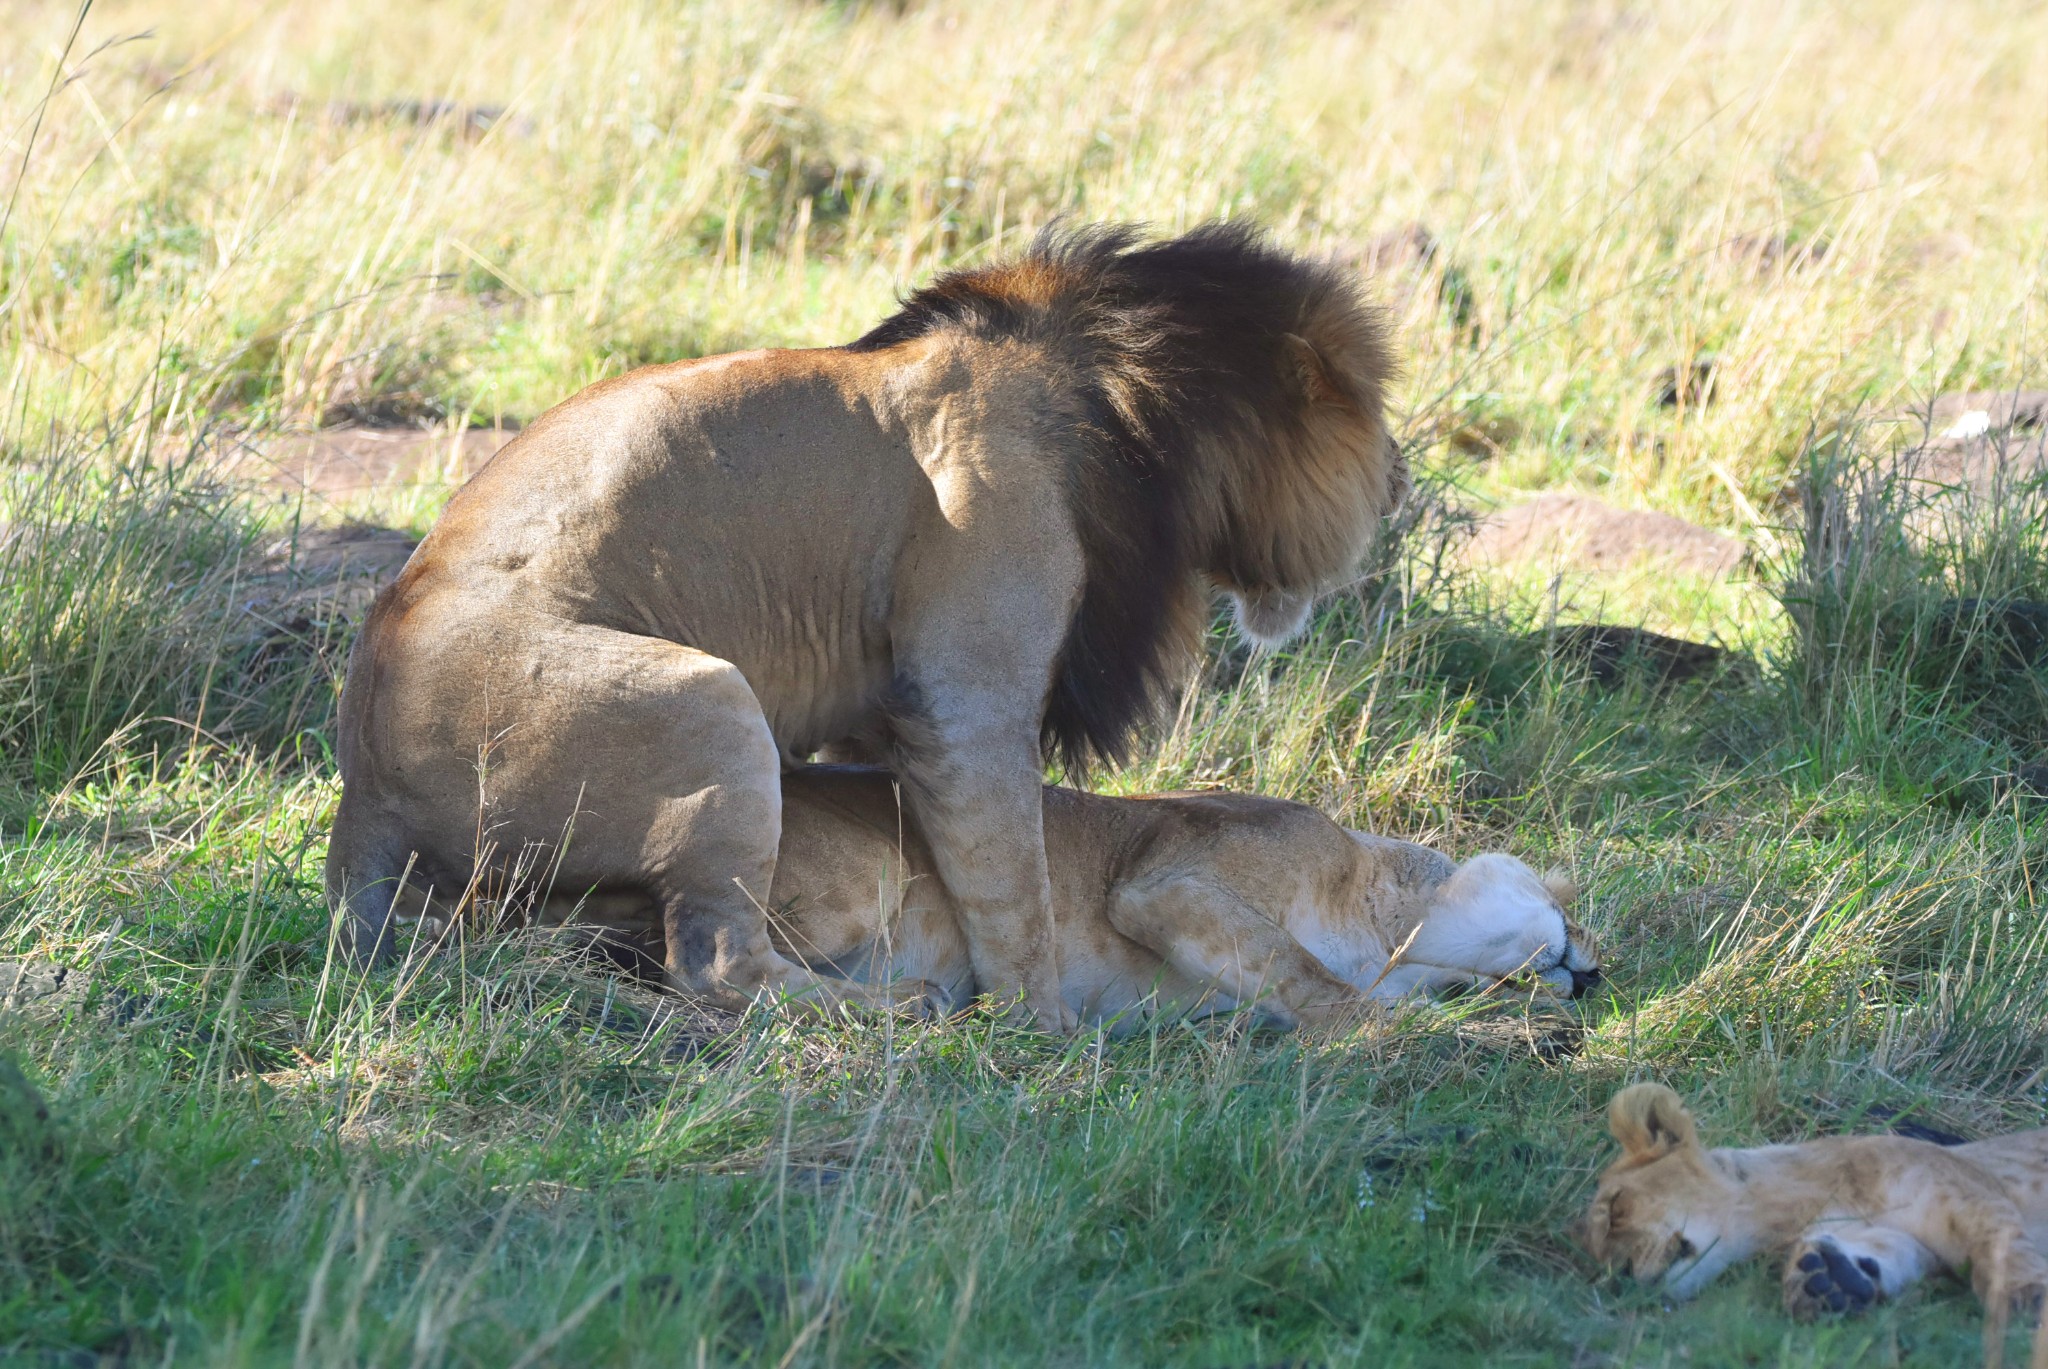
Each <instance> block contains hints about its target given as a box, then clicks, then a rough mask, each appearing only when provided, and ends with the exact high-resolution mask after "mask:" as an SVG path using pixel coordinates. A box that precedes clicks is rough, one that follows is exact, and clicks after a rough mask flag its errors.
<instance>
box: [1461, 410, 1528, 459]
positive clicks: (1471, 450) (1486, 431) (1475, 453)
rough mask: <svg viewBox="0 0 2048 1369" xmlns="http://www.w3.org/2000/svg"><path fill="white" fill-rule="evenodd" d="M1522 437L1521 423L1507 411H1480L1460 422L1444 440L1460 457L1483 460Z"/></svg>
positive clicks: (1496, 454)
mask: <svg viewBox="0 0 2048 1369" xmlns="http://www.w3.org/2000/svg"><path fill="white" fill-rule="evenodd" d="M1521 436H1522V425H1521V424H1520V423H1519V422H1517V421H1516V420H1514V419H1512V418H1509V417H1508V416H1507V415H1506V414H1480V415H1475V416H1473V417H1470V418H1467V419H1466V420H1464V421H1463V422H1461V423H1459V424H1457V425H1456V426H1455V427H1453V428H1452V429H1451V430H1450V432H1449V433H1448V434H1447V435H1446V436H1445V439H1444V440H1445V441H1446V442H1447V443H1448V444H1449V445H1450V448H1451V450H1452V451H1454V452H1456V453H1458V454H1459V455H1460V456H1469V457H1471V458H1473V459H1474V460H1479V461H1483V460H1486V459H1487V458H1489V457H1495V456H1499V455H1500V454H1501V453H1502V452H1503V451H1505V450H1507V449H1508V448H1509V447H1512V446H1513V445H1514V444H1515V443H1516V442H1518V441H1519V440H1521Z"/></svg>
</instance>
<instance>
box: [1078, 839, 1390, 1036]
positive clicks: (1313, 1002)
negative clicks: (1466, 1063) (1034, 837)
mask: <svg viewBox="0 0 2048 1369" xmlns="http://www.w3.org/2000/svg"><path fill="white" fill-rule="evenodd" d="M1109 920H1110V924H1111V925H1112V926H1114V927H1115V928H1116V929H1117V930H1118V931H1119V932H1122V933H1123V934H1124V935H1125V936H1127V937H1129V938H1130V939H1131V940H1133V941H1135V942H1137V943H1138V944H1139V945H1141V946H1145V947H1147V948H1149V949H1150V950H1152V951H1153V952H1155V953H1156V954H1157V955H1158V956H1159V957H1160V958H1161V959H1163V960H1164V961H1166V963H1167V964H1169V965H1171V966H1172V967H1173V968H1174V969H1176V970H1178V971H1179V972H1180V973H1182V974H1184V975H1186V976H1188V977H1189V978H1190V979H1194V980H1197V981H1206V982H1208V983H1211V984H1214V985H1215V986H1216V987H1217V988H1218V989H1220V990H1222V991H1223V992H1224V993H1226V994H1228V995H1230V997H1232V998H1233V999H1235V1000H1237V1001H1238V1002H1239V1003H1247V1004H1257V1005H1259V1006H1261V1007H1263V1008H1265V1009H1266V1010H1267V1011H1268V1012H1271V1013H1273V1014H1274V1015H1275V1016H1277V1017H1280V1018H1283V1019H1285V1020H1286V1021H1287V1023H1288V1025H1290V1026H1292V1025H1295V1024H1296V1023H1305V1024H1307V1025H1309V1026H1312V1027H1326V1026H1337V1025H1341V1024H1343V1023H1345V1022H1348V1021H1354V1020H1356V1018H1357V1017H1358V1016H1359V1015H1360V1014H1361V1013H1362V1012H1363V1011H1364V1010H1365V1007H1366V1004H1367V1001H1368V1000H1367V999H1366V997H1365V995H1363V994H1361V993H1359V991H1358V990H1357V989H1355V988H1353V987H1352V986H1351V985H1349V984H1347V983H1345V982H1344V981H1343V980H1341V979H1339V978H1338V977H1337V976H1336V975H1334V974H1332V973H1331V972H1330V970H1329V968H1328V967H1327V966H1325V965H1324V964H1323V962H1322V961H1320V960H1318V959H1316V958H1315V957H1314V956H1313V955H1311V954H1310V953H1309V951H1308V949H1307V948H1306V947H1305V946H1303V945H1302V944H1301V943H1300V942H1299V941H1296V940H1295V939H1294V937H1293V936H1291V935H1290V934H1289V933H1288V931H1287V929H1286V928H1284V927H1282V926H1280V925H1279V924H1278V923H1276V922H1274V921H1273V920H1272V919H1271V918H1268V917H1266V916H1264V915H1263V914H1261V913H1260V912H1259V910H1258V909H1256V908H1254V907H1252V906H1251V905H1250V904H1248V903H1246V902H1245V901H1244V899H1243V898H1241V897H1239V896H1238V894H1237V892H1236V891H1235V890H1233V889H1230V888H1228V887H1227V886H1225V885H1223V884H1221V883H1219V882H1218V881H1216V880H1214V879H1209V878H1205V877H1203V876H1201V875H1193V874H1185V873H1159V874H1152V875H1140V876H1139V877H1138V878H1136V879H1133V880H1131V881H1129V882H1127V883H1126V884H1125V885H1124V886H1123V887H1122V888H1120V889H1118V890H1117V891H1116V893H1115V894H1114V895H1113V896H1112V897H1111V898H1110V901H1109Z"/></svg>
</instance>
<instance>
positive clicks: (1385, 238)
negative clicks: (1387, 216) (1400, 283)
mask: <svg viewBox="0 0 2048 1369" xmlns="http://www.w3.org/2000/svg"><path fill="white" fill-rule="evenodd" d="M1436 257H1437V241H1436V234H1434V233H1432V232H1430V231H1429V228H1428V226H1427V225H1426V224H1422V223H1404V224H1401V225H1400V226H1399V227H1396V228H1389V229H1387V230H1385V231H1384V232H1380V233H1375V234H1373V235H1372V236H1371V237H1369V238H1366V239H1365V240H1364V241H1362V242H1358V243H1354V244H1352V245H1351V246H1349V247H1347V248H1343V249H1340V250H1339V251H1338V253H1337V260H1339V261H1341V262H1343V263H1344V264H1345V265H1346V266H1349V267H1351V268H1352V269H1354V270H1357V271H1361V272H1364V273H1365V274H1366V275H1368V276H1377V275H1383V274H1392V273H1394V272H1397V271H1399V272H1410V273H1419V272H1421V271H1423V270H1425V269H1426V268H1428V267H1430V266H1432V265H1434V264H1435V263H1436Z"/></svg>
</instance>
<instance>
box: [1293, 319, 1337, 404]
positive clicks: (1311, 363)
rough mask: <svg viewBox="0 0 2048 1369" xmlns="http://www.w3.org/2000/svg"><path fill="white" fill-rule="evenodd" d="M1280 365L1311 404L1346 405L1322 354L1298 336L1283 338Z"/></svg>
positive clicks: (1312, 344) (1296, 334)
mask: <svg viewBox="0 0 2048 1369" xmlns="http://www.w3.org/2000/svg"><path fill="white" fill-rule="evenodd" d="M1280 364H1281V365H1282V366H1284V367H1285V368H1286V370H1287V375H1288V378H1289V379H1291V380H1292V381H1293V382H1294V383H1295V385H1296V386H1297V387H1298V388H1299V389H1300V391H1301V395H1302V397H1303V398H1304V399H1306V400H1308V402H1309V403H1311V404H1342V403H1345V402H1346V400H1345V396H1344V391H1343V390H1341V389H1339V388H1338V387H1337V383H1336V382H1335V381H1333V380H1331V379H1330V368H1329V367H1327V366H1325V365H1324V364H1323V354H1322V353H1321V352H1318V351H1317V350H1316V348H1315V344H1314V343H1312V342H1310V341H1309V340H1308V339H1307V338H1305V337H1302V336H1301V335H1300V334H1299V333H1282V334H1281V335H1280Z"/></svg>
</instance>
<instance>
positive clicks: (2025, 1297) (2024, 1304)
mask: <svg viewBox="0 0 2048 1369" xmlns="http://www.w3.org/2000/svg"><path fill="white" fill-rule="evenodd" d="M2005 1297H2006V1302H2007V1303H2008V1305H2010V1306H2011V1308H2012V1310H2013V1313H2014V1315H2016V1316H2021V1317H2034V1318H2038V1317H2039V1316H2040V1315H2041V1308H2042V1305H2043V1303H2044V1302H2048V1287H2043V1286H2042V1285H2041V1284H2039V1283H2023V1284H2018V1285H2015V1286H2014V1287H2012V1288H2009V1289H2007V1290H2006V1294H2005Z"/></svg>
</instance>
